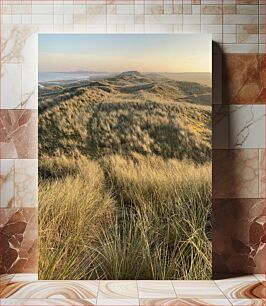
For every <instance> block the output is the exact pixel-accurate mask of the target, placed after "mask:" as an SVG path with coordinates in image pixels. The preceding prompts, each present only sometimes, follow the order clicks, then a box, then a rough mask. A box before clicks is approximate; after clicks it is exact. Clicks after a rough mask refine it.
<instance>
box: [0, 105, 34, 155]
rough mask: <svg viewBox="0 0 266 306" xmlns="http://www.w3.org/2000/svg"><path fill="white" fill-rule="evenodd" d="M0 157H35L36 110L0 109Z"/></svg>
mask: <svg viewBox="0 0 266 306" xmlns="http://www.w3.org/2000/svg"><path fill="white" fill-rule="evenodd" d="M0 134H1V142H0V157H1V158H6V159H9V158H22V159H23V158H25V159H27V158H37V111H34V110H3V109H2V110H0Z"/></svg>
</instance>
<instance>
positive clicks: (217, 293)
mask: <svg viewBox="0 0 266 306" xmlns="http://www.w3.org/2000/svg"><path fill="white" fill-rule="evenodd" d="M172 283H173V286H174V289H175V292H176V295H177V297H178V298H203V299H204V298H206V297H208V298H209V299H223V298H224V295H223V293H222V292H221V290H220V289H219V288H218V287H217V286H216V284H215V282H214V281H197V280H195V281H193V280H191V281H182V280H181V281H172Z"/></svg>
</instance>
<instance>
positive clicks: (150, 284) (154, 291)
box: [137, 280, 176, 299]
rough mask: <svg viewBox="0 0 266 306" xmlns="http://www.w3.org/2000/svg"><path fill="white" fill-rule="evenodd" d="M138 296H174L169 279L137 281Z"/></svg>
mask: <svg viewBox="0 0 266 306" xmlns="http://www.w3.org/2000/svg"><path fill="white" fill-rule="evenodd" d="M137 284H138V292H139V298H141V299H143V298H175V297H176V293H175V291H174V287H173V284H172V282H171V281H145V280H143V281H137Z"/></svg>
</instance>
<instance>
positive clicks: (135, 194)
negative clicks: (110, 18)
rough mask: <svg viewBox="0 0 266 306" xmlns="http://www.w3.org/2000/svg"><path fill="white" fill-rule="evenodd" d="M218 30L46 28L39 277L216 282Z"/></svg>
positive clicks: (41, 89)
mask: <svg viewBox="0 0 266 306" xmlns="http://www.w3.org/2000/svg"><path fill="white" fill-rule="evenodd" d="M211 93H212V91H211V35H207V34H199V35H198V34H178V35H175V34H169V35H168V34H130V35H126V34H119V35H117V34H114V35H113V34H109V35H107V34H40V35H39V81H38V99H39V104H38V110H39V115H38V116H39V125H38V130H39V136H38V137H39V138H38V139H39V140H38V141H39V142H38V146H39V278H40V279H73V280H74V279H77V280H81V279H106V280H108V279H113V280H118V279H121V280H122V279H132V280H133V279H150V280H157V279H158V280H164V279H210V278H211V225H210V209H211V114H212V108H211V104H212V96H211Z"/></svg>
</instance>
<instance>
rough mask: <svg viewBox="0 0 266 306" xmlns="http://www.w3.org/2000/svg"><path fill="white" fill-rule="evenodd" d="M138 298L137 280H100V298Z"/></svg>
mask: <svg viewBox="0 0 266 306" xmlns="http://www.w3.org/2000/svg"><path fill="white" fill-rule="evenodd" d="M123 298H124V299H135V298H138V289H137V282H136V281H100V286H99V292H98V299H123Z"/></svg>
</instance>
